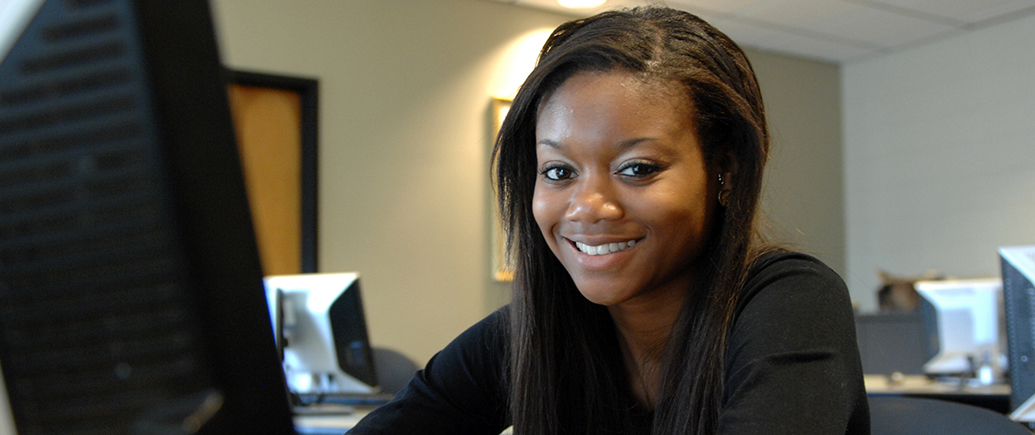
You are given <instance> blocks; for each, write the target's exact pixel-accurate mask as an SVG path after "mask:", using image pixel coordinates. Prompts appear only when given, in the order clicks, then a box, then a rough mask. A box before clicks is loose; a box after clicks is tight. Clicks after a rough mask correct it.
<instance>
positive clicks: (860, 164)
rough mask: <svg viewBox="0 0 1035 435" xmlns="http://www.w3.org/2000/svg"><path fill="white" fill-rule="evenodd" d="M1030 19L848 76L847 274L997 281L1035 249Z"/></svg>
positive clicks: (856, 283)
mask: <svg viewBox="0 0 1035 435" xmlns="http://www.w3.org/2000/svg"><path fill="white" fill-rule="evenodd" d="M1032 41H1035V16H1026V17H1021V18H1018V19H1016V20H1013V21H1009V22H1005V23H1000V24H997V25H994V26H990V27H987V28H982V29H980V30H977V31H974V32H966V33H962V34H960V35H957V36H954V37H951V38H947V39H944V40H941V41H938V42H935V43H931V44H927V45H922V46H918V47H914V48H912V49H910V50H906V51H902V52H897V53H891V54H888V55H885V56H881V57H877V58H874V59H869V60H865V61H861V62H857V63H853V64H849V65H847V66H845V67H844V76H843V80H844V90H843V96H844V101H845V104H844V108H845V109H844V110H845V125H844V131H845V147H844V150H845V157H846V159H845V162H846V163H845V186H846V195H845V201H846V203H845V204H846V240H847V245H848V250H847V258H848V272H849V273H848V274H847V278H848V281H849V285H850V288H851V290H852V292H853V293H854V294H855V295H856V298H857V299H859V300H862V301H864V302H865V303H864V304H863V309H864V310H876V308H877V301H876V297H874V290H875V289H876V288H877V287H878V286H879V284H880V282H879V280H878V277H877V273H876V271H877V270H878V269H883V270H885V271H888V272H890V273H893V274H896V275H900V276H920V275H923V274H924V273H925V272H927V271H929V270H935V271H939V272H941V273H942V274H945V275H948V276H955V277H958V278H987V277H992V278H995V277H998V276H999V275H1000V264H999V256H998V253H997V251H996V250H997V249H998V248H999V247H1002V246H1014V245H1031V244H1035V223H1033V221H1035V220H1033V218H1032V217H1033V216H1035V144H1033V143H1032V138H1033V137H1035V119H1033V116H1032V115H1033V114H1035V81H1033V80H1032V77H1035V49H1033V46H1032Z"/></svg>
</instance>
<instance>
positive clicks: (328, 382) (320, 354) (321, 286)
mask: <svg viewBox="0 0 1035 435" xmlns="http://www.w3.org/2000/svg"><path fill="white" fill-rule="evenodd" d="M265 283H266V296H267V300H268V301H269V303H270V316H271V318H272V319H273V325H274V327H273V329H274V334H275V335H276V337H277V341H278V347H279V348H281V350H282V355H283V357H284V373H285V375H286V377H287V382H288V388H289V390H290V391H291V392H292V393H294V394H298V395H310V394H312V395H320V394H341V393H376V392H377V391H378V388H377V385H378V381H377V373H376V370H375V367H374V360H373V353H372V351H371V348H370V341H369V338H368V334H367V327H366V318H365V316H364V313H363V304H362V300H361V297H360V286H359V275H358V274H356V273H315V274H301V275H278V276H268V277H266V279H265Z"/></svg>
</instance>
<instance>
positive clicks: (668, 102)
mask: <svg viewBox="0 0 1035 435" xmlns="http://www.w3.org/2000/svg"><path fill="white" fill-rule="evenodd" d="M693 115H694V113H693V107H692V104H691V102H690V97H689V96H688V95H687V92H686V90H685V88H684V87H683V86H682V84H681V83H679V82H676V81H665V80H658V79H652V78H648V77H645V76H644V75H642V74H635V73H630V72H625V71H617V72H616V71H610V72H580V73H577V74H575V75H573V76H572V77H570V78H568V79H567V80H565V81H564V82H563V83H562V84H561V85H560V86H558V87H557V89H555V90H554V91H552V92H550V93H549V94H547V95H546V96H545V97H544V98H543V100H542V102H541V103H540V105H539V110H538V116H537V121H536V138H537V140H543V139H546V140H551V141H552V140H563V139H565V138H566V137H569V136H573V135H575V136H578V137H579V138H580V139H587V140H595V139H594V138H593V137H595V138H596V139H599V140H612V139H616V138H617V139H621V137H622V136H630V137H636V136H644V137H654V136H671V135H679V134H684V133H687V132H693V131H694V119H693V118H694V116H693ZM589 136H592V137H589Z"/></svg>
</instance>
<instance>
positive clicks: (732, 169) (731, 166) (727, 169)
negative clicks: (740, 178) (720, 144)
mask: <svg viewBox="0 0 1035 435" xmlns="http://www.w3.org/2000/svg"><path fill="white" fill-rule="evenodd" d="M716 163H717V166H718V172H719V173H720V174H722V179H723V180H724V181H725V182H726V188H730V187H731V185H730V183H732V182H734V181H735V180H736V179H737V159H736V158H735V156H734V154H733V151H726V152H724V153H721V154H719V159H718V161H716Z"/></svg>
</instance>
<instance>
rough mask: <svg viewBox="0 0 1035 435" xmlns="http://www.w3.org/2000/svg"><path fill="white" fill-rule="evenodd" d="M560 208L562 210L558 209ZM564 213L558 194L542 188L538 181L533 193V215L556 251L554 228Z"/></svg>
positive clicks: (551, 247) (549, 243)
mask: <svg viewBox="0 0 1035 435" xmlns="http://www.w3.org/2000/svg"><path fill="white" fill-rule="evenodd" d="M558 208H561V210H560V211H558ZM563 214H564V210H563V204H562V203H561V201H560V198H559V197H558V195H556V194H551V192H549V191H548V190H546V189H543V188H541V186H540V185H539V183H536V188H535V192H534V193H533V194H532V215H533V217H535V223H536V224H537V225H538V226H539V231H541V232H542V233H543V237H544V238H545V239H546V243H547V245H549V246H550V249H551V250H553V251H554V253H556V252H557V246H556V245H557V241H556V240H555V239H554V237H553V230H554V229H555V228H556V226H557V225H558V224H559V223H560V218H561V217H562V216H563Z"/></svg>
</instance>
